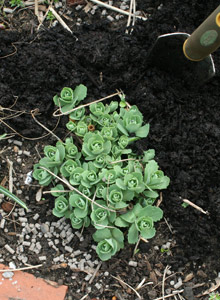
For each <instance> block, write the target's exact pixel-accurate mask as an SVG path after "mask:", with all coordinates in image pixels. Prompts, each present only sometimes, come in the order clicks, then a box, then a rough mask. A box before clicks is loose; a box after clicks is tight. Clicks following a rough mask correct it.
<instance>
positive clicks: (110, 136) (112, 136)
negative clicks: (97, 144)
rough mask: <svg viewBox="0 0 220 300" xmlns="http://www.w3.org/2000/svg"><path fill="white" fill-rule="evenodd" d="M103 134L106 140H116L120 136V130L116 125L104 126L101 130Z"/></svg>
mask: <svg viewBox="0 0 220 300" xmlns="http://www.w3.org/2000/svg"><path fill="white" fill-rule="evenodd" d="M101 135H102V137H103V138H104V139H106V140H109V141H115V140H116V138H117V136H118V131H117V129H116V127H115V126H112V127H103V128H102V130H101Z"/></svg>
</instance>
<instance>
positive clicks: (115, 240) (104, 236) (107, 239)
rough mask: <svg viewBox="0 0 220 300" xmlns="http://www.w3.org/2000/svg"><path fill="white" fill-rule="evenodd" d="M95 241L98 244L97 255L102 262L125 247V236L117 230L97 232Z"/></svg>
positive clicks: (94, 237) (94, 236)
mask: <svg viewBox="0 0 220 300" xmlns="http://www.w3.org/2000/svg"><path fill="white" fill-rule="evenodd" d="M93 239H94V240H95V241H96V242H98V245H97V247H96V253H97V254H98V256H99V258H100V259H101V260H102V261H106V260H108V259H110V258H111V257H112V256H113V255H115V254H116V252H118V251H119V250H120V249H121V248H123V247H124V235H123V233H122V232H121V231H120V230H119V229H117V228H114V229H108V228H104V229H99V230H96V232H95V233H94V234H93Z"/></svg>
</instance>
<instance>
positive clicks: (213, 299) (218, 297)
mask: <svg viewBox="0 0 220 300" xmlns="http://www.w3.org/2000/svg"><path fill="white" fill-rule="evenodd" d="M209 300H220V294H219V293H214V292H213V293H211V294H210V295H209Z"/></svg>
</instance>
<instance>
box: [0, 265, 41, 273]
mask: <svg viewBox="0 0 220 300" xmlns="http://www.w3.org/2000/svg"><path fill="white" fill-rule="evenodd" d="M42 266H43V265H42V264H41V265H36V266H28V267H23V268H18V269H2V270H0V272H15V271H25V270H31V269H37V268H40V267H42Z"/></svg>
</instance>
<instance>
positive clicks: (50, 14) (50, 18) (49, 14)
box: [46, 11, 56, 21]
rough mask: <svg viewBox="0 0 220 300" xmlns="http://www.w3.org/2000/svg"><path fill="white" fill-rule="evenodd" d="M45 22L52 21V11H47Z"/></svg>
mask: <svg viewBox="0 0 220 300" xmlns="http://www.w3.org/2000/svg"><path fill="white" fill-rule="evenodd" d="M46 19H47V20H49V21H53V20H54V19H56V18H55V16H54V15H53V13H52V11H49V12H48V14H47V17H46Z"/></svg>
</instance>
